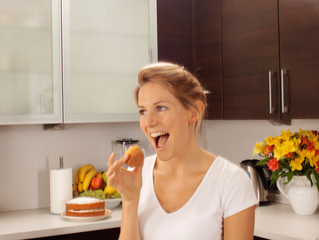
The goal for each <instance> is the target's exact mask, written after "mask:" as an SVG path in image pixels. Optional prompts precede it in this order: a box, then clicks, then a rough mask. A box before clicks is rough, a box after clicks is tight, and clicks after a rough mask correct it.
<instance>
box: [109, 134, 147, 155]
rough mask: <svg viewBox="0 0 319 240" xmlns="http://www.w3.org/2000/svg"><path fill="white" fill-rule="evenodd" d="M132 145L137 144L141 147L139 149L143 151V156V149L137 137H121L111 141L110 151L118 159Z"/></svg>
mask: <svg viewBox="0 0 319 240" xmlns="http://www.w3.org/2000/svg"><path fill="white" fill-rule="evenodd" d="M133 145H138V146H139V147H140V148H141V150H142V151H143V152H144V156H145V150H144V148H143V146H141V144H140V142H139V140H137V139H133V138H123V139H118V140H114V141H112V151H113V152H114V153H115V160H117V159H120V158H121V157H122V156H123V154H124V153H125V151H126V150H127V149H128V148H129V147H131V146H133Z"/></svg>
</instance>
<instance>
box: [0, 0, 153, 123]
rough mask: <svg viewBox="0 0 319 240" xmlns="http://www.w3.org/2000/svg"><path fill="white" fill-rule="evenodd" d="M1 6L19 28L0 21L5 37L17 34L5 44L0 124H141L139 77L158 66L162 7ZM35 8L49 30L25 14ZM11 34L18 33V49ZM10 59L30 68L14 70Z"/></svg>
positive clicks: (136, 1) (75, 1) (138, 2)
mask: <svg viewBox="0 0 319 240" xmlns="http://www.w3.org/2000/svg"><path fill="white" fill-rule="evenodd" d="M0 4H5V5H8V6H9V5H10V6H11V7H10V9H9V10H10V11H7V12H8V13H10V14H11V15H17V16H18V17H19V18H20V20H19V22H21V25H19V26H17V27H14V26H10V24H8V23H7V21H6V19H2V18H3V17H2V15H3V14H0V31H1V36H2V35H6V34H7V32H9V33H10V34H11V35H9V36H8V37H6V38H5V40H3V39H2V37H1V39H0V43H1V46H0V47H1V48H3V49H6V50H7V52H6V56H7V57H2V54H1V56H0V74H1V75H0V91H1V93H0V100H1V107H0V124H8V123H10V124H12V123H63V122H64V123H78V122H111V121H135V120H138V114H137V109H136V106H135V102H134V96H133V93H134V88H135V86H136V84H137V74H138V71H139V69H140V68H141V67H142V66H144V65H145V64H148V63H150V62H152V61H157V40H156V39H157V34H156V31H157V29H156V0H149V1H148V0H120V1H111V0H63V1H61V0H52V1H51V0H24V1H22V0H20V1H19V0H0ZM30 5H31V6H33V5H34V6H35V9H36V10H37V11H36V13H38V14H39V15H40V16H41V17H43V18H44V20H42V21H43V22H44V23H43V25H41V24H39V23H38V22H36V21H35V20H36V19H33V18H31V19H29V18H28V15H27V14H25V13H24V10H27V9H28V7H30ZM0 6H1V5H0ZM1 9H2V7H0V11H3V10H1ZM34 11H35V10H34V9H33V12H31V13H33V14H34ZM13 13H14V14H13ZM21 13H24V14H21ZM25 15H27V16H25ZM61 19H62V20H61ZM29 25H30V26H32V27H30V26H29ZM34 26H36V27H34ZM10 31H11V32H17V33H18V34H20V35H19V37H18V39H16V41H17V42H13V41H12V39H15V35H14V33H11V32H10ZM29 35H30V36H29ZM10 39H11V40H10ZM3 41H6V42H3ZM1 52H2V51H1ZM17 54H18V55H17ZM8 58H12V59H16V60H17V61H18V62H21V61H23V63H24V65H25V66H24V65H23V64H17V63H15V65H14V66H16V65H17V67H15V68H11V65H13V64H11V63H10V64H11V65H10V67H9V64H8V62H7V61H5V60H6V59H8ZM3 59H4V60H3ZM2 62H3V63H2ZM18 66H19V67H18ZM20 66H23V67H20ZM61 69H63V70H61ZM10 74H11V75H10ZM62 85H63V87H62ZM9 92H10V93H11V94H10V93H9ZM62 93H63V94H62ZM3 103H4V104H3ZM6 103H7V104H6ZM62 106H63V107H62ZM62 109H63V111H62Z"/></svg>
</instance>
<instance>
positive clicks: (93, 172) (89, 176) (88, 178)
mask: <svg viewBox="0 0 319 240" xmlns="http://www.w3.org/2000/svg"><path fill="white" fill-rule="evenodd" d="M96 174H97V171H96V169H95V168H92V169H91V170H90V171H89V172H88V173H87V174H86V175H85V178H84V181H83V188H82V190H83V191H86V190H88V188H89V186H90V183H91V180H92V178H94V176H95V175H96Z"/></svg>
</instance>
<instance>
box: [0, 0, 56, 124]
mask: <svg viewBox="0 0 319 240" xmlns="http://www.w3.org/2000/svg"><path fill="white" fill-rule="evenodd" d="M59 9H60V2H59V1H51V0H24V1H22V0H0V36H1V37H0V124H15V123H17V124H24V123H52V122H61V121H62V112H61V109H62V107H61V105H62V82H61V79H62V78H61V75H62V73H61V57H60V55H61V47H60V32H61V31H60V19H61V17H60V14H59Z"/></svg>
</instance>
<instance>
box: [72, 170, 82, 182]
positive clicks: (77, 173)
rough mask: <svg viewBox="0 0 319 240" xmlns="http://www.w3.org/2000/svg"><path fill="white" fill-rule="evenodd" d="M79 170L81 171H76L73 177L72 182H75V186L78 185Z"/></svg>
mask: <svg viewBox="0 0 319 240" xmlns="http://www.w3.org/2000/svg"><path fill="white" fill-rule="evenodd" d="M80 169H81V168H79V169H78V170H77V171H76V173H75V176H74V180H75V183H76V184H79V172H80Z"/></svg>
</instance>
